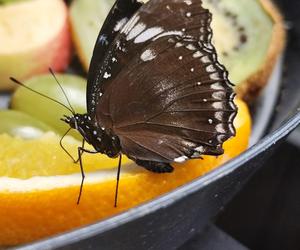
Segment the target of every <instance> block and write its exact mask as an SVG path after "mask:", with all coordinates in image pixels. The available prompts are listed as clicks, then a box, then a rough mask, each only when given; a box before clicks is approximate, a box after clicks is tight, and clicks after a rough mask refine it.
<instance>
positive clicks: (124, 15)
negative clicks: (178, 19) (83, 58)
mask: <svg viewBox="0 0 300 250" xmlns="http://www.w3.org/2000/svg"><path fill="white" fill-rule="evenodd" d="M141 5H142V3H140V2H138V1H137V0H117V1H116V2H115V4H114V5H113V7H112V8H111V10H110V12H109V14H108V16H107V18H106V20H105V22H104V24H103V26H102V28H101V30H100V33H99V35H98V38H97V40H96V44H95V48H94V52H93V57H92V60H91V63H90V68H89V73H88V84H87V109H88V111H89V114H90V115H91V117H94V115H95V108H96V100H97V99H98V95H99V92H100V85H101V80H102V79H101V78H100V76H101V72H102V70H103V69H105V68H106V67H109V64H108V62H107V61H105V58H106V57H105V55H106V53H107V52H108V51H109V47H110V46H111V43H112V42H113V40H114V39H115V37H116V36H117V34H118V33H119V31H120V30H121V29H122V28H123V26H124V25H125V24H126V23H127V22H128V20H129V19H130V18H131V17H132V15H133V14H134V13H135V12H136V11H137V10H138V9H139V8H140V7H141Z"/></svg>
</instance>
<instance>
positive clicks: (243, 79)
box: [70, 0, 285, 101]
mask: <svg viewBox="0 0 300 250" xmlns="http://www.w3.org/2000/svg"><path fill="white" fill-rule="evenodd" d="M146 1H147V0H144V2H146ZM113 2H114V1H113V0H102V1H96V2H95V1H94V0H74V1H73V3H72V5H71V11H70V13H71V14H70V16H71V25H72V30H73V38H74V41H75V45H76V48H77V51H78V54H79V57H80V59H81V62H82V63H83V65H84V67H85V69H86V70H88V67H89V62H90V58H91V56H92V51H93V46H94V43H95V40H96V37H97V34H98V32H99V29H100V26H101V25H102V23H103V21H104V19H105V17H106V15H107V13H108V12H109V9H110V7H111V6H112V4H113ZM203 4H204V7H206V8H208V9H209V10H210V11H211V12H212V14H213V21H212V29H213V33H214V36H213V43H214V44H215V46H216V49H217V52H218V55H219V60H220V61H221V62H222V63H223V64H224V65H225V66H226V68H227V69H228V71H229V77H230V79H231V81H232V82H233V83H235V85H236V91H237V93H238V95H239V96H240V97H241V98H243V99H244V100H246V101H251V100H253V99H254V98H255V97H256V96H257V95H258V93H259V91H260V89H261V88H262V87H263V86H264V85H265V84H266V82H267V80H268V78H269V76H270V74H271V72H272V69H273V67H274V65H275V63H276V61H277V57H278V56H279V55H280V54H281V51H282V49H283V45H284V42H285V32H284V28H283V24H282V23H283V22H282V18H281V15H280V14H279V12H278V11H277V9H276V8H275V7H274V5H273V4H272V3H271V2H270V1H269V0H239V1H236V0H203Z"/></svg>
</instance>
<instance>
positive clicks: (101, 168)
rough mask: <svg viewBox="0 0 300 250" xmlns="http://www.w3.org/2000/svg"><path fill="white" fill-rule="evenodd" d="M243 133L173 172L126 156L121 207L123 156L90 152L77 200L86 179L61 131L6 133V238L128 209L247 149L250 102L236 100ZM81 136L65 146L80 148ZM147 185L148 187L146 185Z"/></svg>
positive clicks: (2, 191)
mask: <svg viewBox="0 0 300 250" xmlns="http://www.w3.org/2000/svg"><path fill="white" fill-rule="evenodd" d="M236 103H237V105H238V107H239V113H238V116H237V118H236V119H235V126H236V128H237V135H236V137H234V138H231V139H230V140H228V141H227V142H226V143H225V144H224V149H225V153H224V154H223V155H222V156H219V157H213V156H205V157H204V160H200V159H199V160H192V161H188V162H187V163H185V164H181V165H177V166H175V171H174V172H173V173H171V174H154V173H150V172H148V171H146V170H144V169H143V168H141V167H137V166H135V165H134V164H128V163H129V160H128V159H126V158H125V159H124V161H123V163H124V165H123V168H122V175H121V181H120V189H119V199H118V207H117V208H114V207H113V204H114V203H113V202H114V192H115V185H116V181H115V179H116V165H117V160H111V159H109V158H107V157H105V156H103V155H100V154H99V155H94V156H90V155H85V157H84V167H85V170H86V176H87V177H86V181H85V184H84V188H83V195H82V199H81V202H80V204H79V205H76V199H77V196H78V190H79V184H80V181H81V177H80V173H79V166H78V165H75V164H73V163H72V161H71V160H70V159H69V158H68V156H67V155H66V154H65V153H64V152H63V151H62V150H61V148H60V147H59V143H58V142H59V139H60V138H59V137H58V136H56V135H54V134H51V133H50V134H49V133H48V134H45V135H43V136H42V137H41V138H39V139H35V140H30V141H28V140H23V139H20V138H13V137H10V136H8V135H5V134H2V135H0V147H1V149H2V150H1V151H0V166H1V176H2V177H0V228H1V234H0V244H1V245H6V246H7V245H15V244H20V243H25V242H29V241H33V240H37V239H40V238H42V237H46V236H50V235H53V234H56V233H59V232H64V231H66V230H70V229H72V228H76V227H79V226H83V225H86V224H89V223H92V222H95V221H97V220H101V219H104V218H107V217H109V216H112V215H114V214H116V213H119V212H122V211H124V210H126V209H129V208H131V207H133V206H136V205H138V204H140V203H142V202H145V201H148V200H150V199H153V198H155V197H156V196H158V195H161V194H163V193H166V192H168V191H170V190H172V189H174V188H176V187H178V186H180V185H183V184H185V183H187V182H189V181H191V180H193V179H195V178H197V177H199V176H201V175H203V174H205V173H207V172H208V171H210V170H212V169H213V168H215V167H217V166H219V165H221V164H222V163H224V162H226V161H228V160H229V159H231V158H233V157H235V156H236V155H238V154H240V153H241V152H242V151H244V150H245V149H246V148H247V146H248V140H249V136H250V127H251V119H250V115H249V111H248V108H247V106H246V104H245V103H243V102H242V101H239V100H237V101H236ZM77 144H78V142H76V141H74V140H73V139H70V138H67V139H66V141H65V147H66V148H68V149H69V150H70V152H71V153H72V154H74V155H75V154H76V147H77ZM145 190H147V191H145Z"/></svg>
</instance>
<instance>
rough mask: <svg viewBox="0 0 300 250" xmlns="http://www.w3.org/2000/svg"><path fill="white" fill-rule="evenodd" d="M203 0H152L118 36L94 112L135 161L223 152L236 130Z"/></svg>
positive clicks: (225, 78) (228, 90)
mask: <svg viewBox="0 0 300 250" xmlns="http://www.w3.org/2000/svg"><path fill="white" fill-rule="evenodd" d="M210 22H211V15H210V13H209V12H208V10H206V9H204V8H203V7H202V5H201V1H200V0H151V1H150V2H149V3H147V4H145V5H143V6H142V7H141V8H140V9H139V10H138V11H137V12H136V13H135V14H134V15H133V16H132V18H131V19H130V20H129V21H128V22H127V24H126V25H124V27H123V28H122V30H121V31H120V33H119V34H118V35H117V36H116V37H115V39H114V41H113V42H112V44H111V46H110V48H109V51H108V53H107V54H106V57H105V60H106V62H107V64H106V65H105V64H103V65H102V73H101V74H100V75H99V77H100V79H101V87H102V89H101V90H100V91H99V92H98V93H97V94H98V99H97V100H96V102H97V104H96V116H97V121H98V122H99V124H100V125H101V126H104V127H105V128H106V129H110V130H111V131H112V132H113V133H114V134H116V135H117V136H118V137H119V139H120V143H121V148H122V152H123V153H125V154H127V155H128V156H129V157H130V158H132V159H141V160H149V161H161V162H172V161H182V160H185V159H187V158H194V157H199V156H200V155H202V154H212V155H218V154H221V153H222V152H223V150H222V144H223V142H224V141H225V140H227V139H228V138H229V137H231V136H233V135H234V133H235V131H234V127H233V124H232V123H233V119H234V117H235V115H236V106H235V105H234V103H233V98H234V93H233V89H232V86H231V83H230V82H229V80H228V76H227V72H226V70H225V68H224V67H223V66H222V65H221V64H219V63H218V61H217V56H216V52H215V49H214V47H213V46H212V44H211V36H212V31H211V29H210Z"/></svg>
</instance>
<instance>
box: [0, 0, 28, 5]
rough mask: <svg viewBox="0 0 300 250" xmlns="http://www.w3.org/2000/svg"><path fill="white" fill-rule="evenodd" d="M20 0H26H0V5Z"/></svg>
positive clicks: (19, 0)
mask: <svg viewBox="0 0 300 250" xmlns="http://www.w3.org/2000/svg"><path fill="white" fill-rule="evenodd" d="M21 1H27V0H0V5H1V4H10V3H15V2H21Z"/></svg>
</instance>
